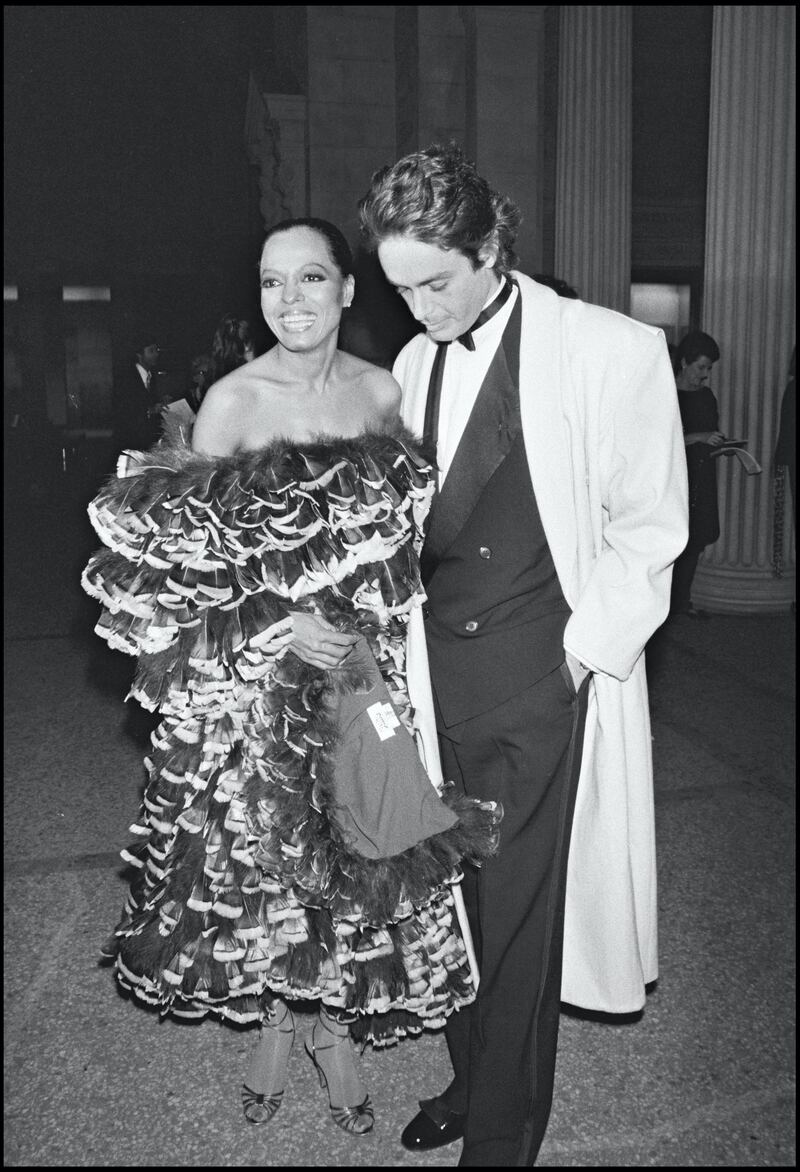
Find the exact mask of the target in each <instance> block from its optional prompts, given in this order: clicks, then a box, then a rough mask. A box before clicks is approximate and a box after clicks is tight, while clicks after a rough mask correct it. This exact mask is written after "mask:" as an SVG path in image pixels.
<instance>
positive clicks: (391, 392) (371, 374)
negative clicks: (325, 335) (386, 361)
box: [342, 354, 400, 415]
mask: <svg viewBox="0 0 800 1172" xmlns="http://www.w3.org/2000/svg"><path fill="white" fill-rule="evenodd" d="M344 357H345V359H346V364H345V366H344V367H343V370H342V374H343V377H345V378H347V379H349V380H350V381H352V382H353V383H354V384H356V385H357V386H358V389H359V392H360V393H362V394H365V393H366V394H368V395H369V396H370V398H371V399H372V400H373V402H374V405H375V407H376V409H377V410H378V411H379V412H380V414H382V415H383V414H386V415H389V414H395V415H396V414H397V413H398V411H399V409H400V384H399V383H398V382H397V380H396V379H395V377H394V375H393V374H392V373H391V371H389V370H386V369H385V368H384V367H382V366H375V364H374V363H372V362H367V361H366V359H364V358H358V357H357V356H356V355H355V354H345V355H344Z"/></svg>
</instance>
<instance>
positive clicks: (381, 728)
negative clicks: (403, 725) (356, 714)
mask: <svg viewBox="0 0 800 1172" xmlns="http://www.w3.org/2000/svg"><path fill="white" fill-rule="evenodd" d="M367 715H368V716H369V718H370V720H371V721H372V724H373V726H374V728H375V731H376V733H377V734H378V736H379V737H380V739H381V740H382V741H386V740H388V739H389V737H393V736H394V730H395V729H396V728H399V727H400V720H399V719H398V716H397V713H396V712H395V710H394V708H392V706H391V704H389V703H386V702H385V701H380V700H378V701H376V702H375V703H374V704H370V706H369V708H368V709H367Z"/></svg>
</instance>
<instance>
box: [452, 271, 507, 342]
mask: <svg viewBox="0 0 800 1172" xmlns="http://www.w3.org/2000/svg"><path fill="white" fill-rule="evenodd" d="M511 288H512V286H511V282H510V281H503V288H502V289H501V290H500V292H499V293H498V294H497V296H496V297H495V299H494V301H493V302H492V303H491V304H490V305H487V306H486V308H485V309H482V310H481V311H480V313H479V314H478V316H477V317H476V319H475V321H474V322H473V323H472V325H471V326H470V327H469V329H468V330H465V331H464V333H463V334H459V335H458V337H457V338H456V341H457V342H460V343H461V345H462V346H463V347H464V348H465V349H466V350H474V349H475V340H474V339H473V337H472V335H473V334H474V333H475V331H476V330H479V329H480V328H481V326H485V325H486V323H487V321H489V319H490V318H493V317H494V315H495V314H496V313H497V311H498V310H500V309H502V308H503V306H504V305H505V303H506V302H507V301H508V299H509V297H510V296H511Z"/></svg>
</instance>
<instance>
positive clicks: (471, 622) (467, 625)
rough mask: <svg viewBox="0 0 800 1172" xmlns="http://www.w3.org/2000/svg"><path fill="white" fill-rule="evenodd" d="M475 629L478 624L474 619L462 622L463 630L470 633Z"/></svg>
mask: <svg viewBox="0 0 800 1172" xmlns="http://www.w3.org/2000/svg"><path fill="white" fill-rule="evenodd" d="M477 629H478V624H477V623H476V622H475V620H474V619H470V620H469V622H468V623H465V624H464V630H465V631H469V632H470V634H472V632H473V631H477Z"/></svg>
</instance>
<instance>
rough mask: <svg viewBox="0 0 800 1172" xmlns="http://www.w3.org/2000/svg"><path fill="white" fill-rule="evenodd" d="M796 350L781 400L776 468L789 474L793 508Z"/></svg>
mask: <svg viewBox="0 0 800 1172" xmlns="http://www.w3.org/2000/svg"><path fill="white" fill-rule="evenodd" d="M796 353H797V351H796V349H792V360H791V362H790V363H789V381H788V382H787V384H786V387H785V389H784V392H783V398H782V399H781V422H780V429H779V431H778V441H777V443H776V445H775V467H776V468H779V467H781V466H782V465H783V466H784V467H785V468H786V469H787V470H788V472H789V487H790V489H791V491H792V508H794V507H795V495H794V479H795V473H796V471H797V407H796V403H795V393H794V368H795V356H796Z"/></svg>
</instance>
